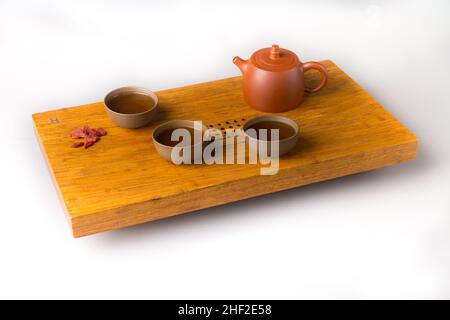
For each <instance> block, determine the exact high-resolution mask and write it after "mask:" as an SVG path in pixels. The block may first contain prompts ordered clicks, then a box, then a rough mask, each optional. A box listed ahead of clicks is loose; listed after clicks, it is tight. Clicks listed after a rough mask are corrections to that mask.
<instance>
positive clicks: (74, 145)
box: [70, 141, 84, 148]
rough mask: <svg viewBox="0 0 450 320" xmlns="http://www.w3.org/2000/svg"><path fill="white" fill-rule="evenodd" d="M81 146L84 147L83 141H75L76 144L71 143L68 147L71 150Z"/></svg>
mask: <svg viewBox="0 0 450 320" xmlns="http://www.w3.org/2000/svg"><path fill="white" fill-rule="evenodd" d="M83 145H84V142H83V141H77V142H74V143H72V145H71V146H70V147H71V148H79V147H81V146H83Z"/></svg>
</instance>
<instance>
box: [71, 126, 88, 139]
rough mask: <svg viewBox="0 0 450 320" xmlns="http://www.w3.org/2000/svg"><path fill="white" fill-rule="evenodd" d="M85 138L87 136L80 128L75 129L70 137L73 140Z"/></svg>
mask: <svg viewBox="0 0 450 320" xmlns="http://www.w3.org/2000/svg"><path fill="white" fill-rule="evenodd" d="M85 136H86V134H85V133H84V131H83V130H81V129H80V128H75V129H73V131H72V132H71V133H70V135H69V137H70V138H72V139H83V138H84V137H85Z"/></svg>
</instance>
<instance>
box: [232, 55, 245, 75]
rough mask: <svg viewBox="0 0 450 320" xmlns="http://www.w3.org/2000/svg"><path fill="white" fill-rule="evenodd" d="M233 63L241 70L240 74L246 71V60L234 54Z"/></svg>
mask: <svg viewBox="0 0 450 320" xmlns="http://www.w3.org/2000/svg"><path fill="white" fill-rule="evenodd" d="M233 63H234V64H235V65H236V66H237V67H238V68H239V69H240V70H241V72H242V74H244V73H245V71H247V65H248V61H247V60H244V59H241V58H239V57H237V56H236V57H234V59H233Z"/></svg>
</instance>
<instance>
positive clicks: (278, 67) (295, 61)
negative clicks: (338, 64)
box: [233, 44, 328, 113]
mask: <svg viewBox="0 0 450 320" xmlns="http://www.w3.org/2000/svg"><path fill="white" fill-rule="evenodd" d="M233 63H234V64H235V65H237V66H238V67H239V69H240V70H241V72H242V78H243V87H244V99H245V101H246V102H247V104H249V105H250V106H251V107H253V108H254V109H257V110H260V111H263V112H271V113H274V112H284V111H288V110H291V109H294V108H296V107H297V106H298V105H299V104H300V103H301V102H302V100H303V94H304V92H308V93H314V92H317V91H319V90H320V89H322V88H323V87H325V85H326V83H327V80H328V73H327V69H325V67H324V66H323V65H322V64H320V63H318V62H306V63H302V62H301V61H300V59H299V58H298V57H297V55H296V54H295V53H293V52H291V51H289V50H286V49H283V48H280V47H279V46H278V45H276V44H274V45H272V47H271V48H264V49H260V50H258V51H256V52H254V53H253V54H252V56H251V57H250V59H249V60H243V59H241V58H239V57H235V58H234V59H233ZM310 69H317V70H318V71H319V72H320V73H321V75H322V80H321V82H320V84H319V85H318V86H317V87H315V88H305V85H304V83H305V80H304V73H305V72H306V71H308V70H310Z"/></svg>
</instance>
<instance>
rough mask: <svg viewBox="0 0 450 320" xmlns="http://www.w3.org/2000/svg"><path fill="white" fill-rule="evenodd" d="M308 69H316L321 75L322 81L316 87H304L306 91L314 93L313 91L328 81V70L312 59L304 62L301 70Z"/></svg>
mask: <svg viewBox="0 0 450 320" xmlns="http://www.w3.org/2000/svg"><path fill="white" fill-rule="evenodd" d="M310 69H316V70H318V71H319V72H320V74H321V76H322V81H321V82H320V84H319V85H318V86H317V87H315V88H306V87H305V91H306V92H308V93H314V92H317V91H319V90H320V89H322V88H323V87H325V85H326V84H327V81H328V72H327V69H326V68H325V67H324V66H323V64H321V63H318V62H313V61H311V62H305V63H304V64H303V72H306V71H308V70H310Z"/></svg>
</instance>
